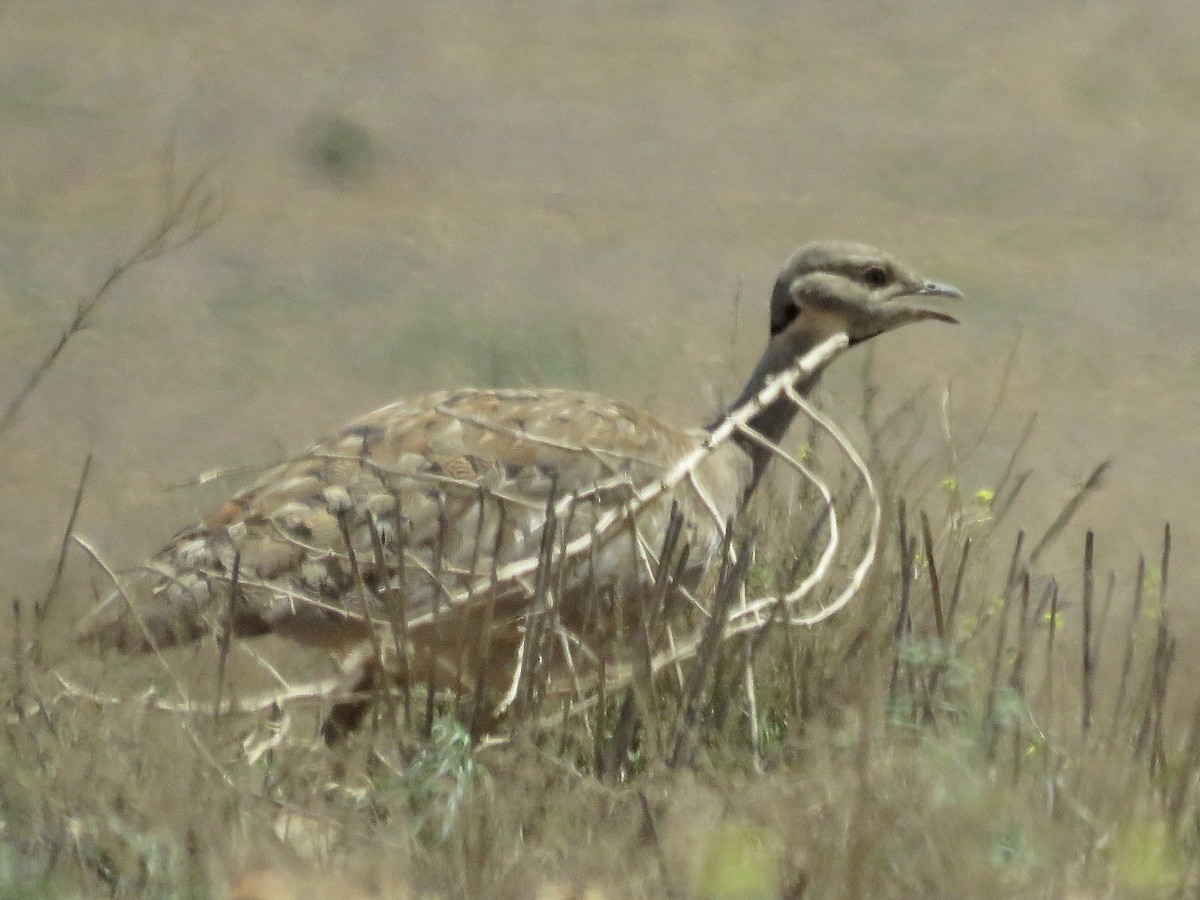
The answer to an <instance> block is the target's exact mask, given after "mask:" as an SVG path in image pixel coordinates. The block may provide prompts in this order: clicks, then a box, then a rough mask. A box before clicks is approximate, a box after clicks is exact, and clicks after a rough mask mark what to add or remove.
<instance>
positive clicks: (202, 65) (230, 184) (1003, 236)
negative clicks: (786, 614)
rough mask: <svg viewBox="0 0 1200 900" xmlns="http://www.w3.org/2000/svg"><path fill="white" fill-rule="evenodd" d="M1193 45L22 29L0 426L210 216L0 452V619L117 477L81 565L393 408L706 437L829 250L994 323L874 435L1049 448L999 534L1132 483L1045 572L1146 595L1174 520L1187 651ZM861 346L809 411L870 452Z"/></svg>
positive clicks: (815, 19) (913, 334)
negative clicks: (42, 374)
mask: <svg viewBox="0 0 1200 900" xmlns="http://www.w3.org/2000/svg"><path fill="white" fill-rule="evenodd" d="M1197 46H1200V16H1197V15H1196V11H1195V7H1194V6H1192V5H1191V4H1187V3H1181V2H1179V3H1170V2H1168V3H1154V4H1149V3H1147V4H1130V3H1123V2H1115V0H1112V2H1086V3H1085V2H1062V3H1056V4H1044V3H1040V2H1032V0H1017V2H1012V3H1008V4H1004V5H1002V6H999V5H995V4H986V5H985V4H959V3H944V2H935V0H919V2H906V3H879V2H875V0H872V2H855V0H850V2H846V0H839V2H827V3H822V2H805V3H795V2H769V0H757V2H746V3H737V4H732V3H729V4H716V3H704V2H691V3H686V4H684V3H671V2H655V3H645V2H636V3H635V2H609V3H603V4H600V3H581V2H563V3H556V4H543V3H528V2H471V3H446V2H442V0H437V2H434V0H430V2H406V3H394V2H383V0H362V2H356V3H343V4H330V3H326V2H315V0H314V2H299V0H288V2H278V0H260V2H255V3H252V4H245V3H241V2H234V0H206V2H205V3H202V4H196V3H193V2H163V0H112V2H103V3H101V2H94V3H92V2H78V0H69V2H67V0H63V2H55V0H28V2H20V0H9V2H5V3H2V4H0V130H2V133H3V134H4V140H3V141H2V142H0V399H2V400H4V401H5V402H7V400H8V398H9V397H11V396H13V395H15V394H16V393H17V392H18V391H19V390H20V389H21V386H22V385H23V384H24V383H25V382H26V380H27V379H28V376H29V373H30V371H31V370H32V368H33V367H34V366H35V365H36V363H37V361H38V360H39V359H40V358H41V356H42V355H43V354H44V353H45V352H46V350H47V349H48V348H49V347H50V346H52V345H53V343H54V341H55V340H56V339H57V338H58V335H59V334H60V333H61V330H62V328H63V327H64V325H65V324H66V323H67V322H68V321H69V320H70V317H71V315H72V313H73V311H74V309H75V305H76V303H77V302H78V300H79V299H80V298H81V297H85V296H87V295H89V294H91V293H92V292H94V291H95V289H96V288H97V286H98V285H99V284H100V283H101V282H102V281H103V280H104V278H105V277H106V275H107V274H108V272H109V270H110V269H111V267H112V266H113V264H114V263H115V262H117V261H118V260H120V259H122V258H123V257H125V256H126V255H127V254H129V253H130V252H131V251H132V250H133V249H135V248H136V246H137V245H138V243H139V242H140V240H141V239H142V237H143V236H144V234H145V233H146V232H147V231H148V230H150V229H151V228H152V227H153V225H154V223H155V222H156V221H157V219H158V216H159V211H160V206H161V204H162V201H163V182H164V171H165V170H166V162H165V161H166V159H167V158H168V157H169V156H172V155H173V157H174V160H175V167H176V170H177V172H178V173H179V177H180V178H181V179H184V180H186V178H187V177H190V176H192V175H194V174H195V173H197V172H200V171H203V170H206V169H210V170H211V181H212V184H213V185H214V186H215V187H216V189H217V190H218V192H219V194H220V198H221V204H222V209H223V213H222V216H221V218H220V220H219V222H218V223H217V224H216V226H215V227H214V228H212V229H211V230H210V231H209V232H208V233H207V234H206V235H204V236H203V237H202V238H201V239H200V240H198V241H196V242H195V243H193V244H191V245H189V246H187V247H185V248H183V249H182V250H180V251H178V252H176V253H173V254H171V255H169V256H167V257H165V258H163V259H160V260H158V261H156V262H154V263H152V264H149V265H146V266H144V267H141V268H138V269H137V270H135V271H133V272H132V273H131V274H130V276H129V277H128V278H127V279H125V280H123V281H122V282H121V283H120V284H118V285H117V286H116V288H115V290H114V291H113V292H112V293H111V294H110V295H108V297H107V298H106V300H105V305H104V306H103V307H102V308H101V309H100V311H99V312H98V314H97V315H96V317H95V319H94V321H93V322H92V324H91V326H90V327H89V328H88V329H87V330H86V331H85V332H83V333H82V334H80V335H79V336H78V337H77V338H74V339H72V341H71V343H70V345H69V347H68V348H67V350H66V352H65V353H64V355H63V356H62V358H61V359H60V360H59V362H58V363H57V364H56V365H55V367H54V368H53V369H52V370H51V372H50V374H49V375H48V376H47V378H46V380H45V381H44V382H43V383H42V384H41V385H40V386H39V388H38V389H37V391H36V392H35V393H34V394H33V395H32V396H31V397H30V400H29V402H28V404H26V405H25V407H24V408H23V410H22V412H21V415H20V417H19V418H18V419H17V420H16V421H15V422H14V423H13V425H12V427H11V428H10V429H9V430H8V431H7V432H6V433H4V434H3V435H0V458H2V459H3V461H4V467H3V471H4V476H3V478H0V578H2V579H3V580H2V581H0V583H3V584H4V585H5V587H6V593H7V594H8V595H15V596H23V597H28V598H32V597H37V596H39V595H40V594H41V593H42V592H43V591H44V590H45V585H46V584H47V583H48V581H49V579H50V577H51V573H52V571H53V569H54V562H55V556H56V554H57V548H58V543H59V541H60V540H61V535H62V530H63V527H64V524H65V521H66V519H67V515H68V513H69V510H70V507H71V501H72V496H73V494H74V491H75V487H76V483H77V480H78V476H79V471H80V467H81V466H82V464H83V461H84V458H85V456H86V455H87V454H88V453H89V452H92V453H94V454H95V462H94V465H93V471H92V475H91V479H90V483H89V485H88V488H87V493H86V496H85V498H84V502H83V506H82V509H81V511H80V518H79V524H78V531H79V532H80V533H81V534H83V535H86V536H87V537H88V539H89V540H91V541H93V542H94V543H95V545H96V546H97V547H98V548H99V549H100V550H101V551H102V552H103V553H104V554H106V555H107V557H108V558H109V559H110V560H111V561H112V562H113V564H114V565H117V566H128V565H132V564H135V563H137V562H139V561H140V560H142V559H143V558H144V557H145V556H146V555H147V554H149V553H151V552H153V551H154V550H155V549H156V548H157V547H158V546H159V545H161V544H162V543H163V541H164V540H165V539H166V538H167V537H168V536H169V535H170V534H172V533H173V532H174V531H175V530H177V529H178V528H179V527H181V526H182V525H184V524H185V523H187V522H189V521H191V520H193V519H195V518H196V517H197V516H198V515H200V514H202V513H203V512H205V511H206V510H207V508H209V507H211V506H212V505H214V504H215V503H217V502H219V501H220V499H221V498H222V497H223V496H224V495H225V494H227V493H228V492H229V491H230V490H232V489H233V488H234V487H236V486H237V481H236V479H233V480H229V479H225V480H222V481H219V482H217V483H215V484H211V485H208V486H205V487H201V488H197V487H191V488H177V489H168V487H167V485H169V484H170V483H172V482H175V481H178V480H180V479H184V478H188V477H190V476H193V475H195V474H196V473H199V472H202V471H206V470H211V469H215V468H221V467H226V466H238V465H244V464H259V463H265V462H269V461H271V460H274V459H276V458H278V457H279V456H281V455H283V454H284V453H285V452H286V451H287V450H289V449H297V448H299V447H303V446H304V445H306V444H307V443H309V442H310V441H311V440H313V439H315V438H317V437H319V436H321V435H322V434H323V433H325V432H327V431H329V430H330V429H332V428H335V427H336V426H338V425H340V424H341V423H343V422H344V421H346V420H347V419H348V418H350V417H352V416H354V415H356V414H358V413H360V412H365V411H367V410H370V409H372V408H374V407H376V406H379V405H382V404H383V403H386V402H389V401H390V400H392V399H395V398H397V397H399V396H402V395H406V394H412V393H418V392H422V391H426V390H429V389H434V388H439V387H452V386H460V385H465V384H476V385H535V384H546V385H565V386H576V387H586V388H589V389H593V390H597V391H600V392H602V393H606V394H611V395H614V396H619V397H622V398H625V399H628V400H631V401H634V402H637V403H640V404H644V405H647V406H648V407H650V408H651V409H653V410H655V411H657V412H659V413H661V414H663V415H664V416H666V417H669V418H671V419H672V420H675V421H684V422H686V421H696V422H699V421H701V420H703V419H704V418H706V417H708V416H710V415H711V414H712V413H713V411H714V410H715V409H716V408H717V406H718V404H719V403H720V402H721V401H722V400H724V399H728V398H730V397H731V396H732V395H733V394H734V392H735V391H736V389H737V388H738V387H739V386H740V382H741V379H742V378H743V377H744V376H745V375H746V373H747V372H748V370H749V368H750V366H751V365H752V363H753V361H754V359H755V358H756V357H757V354H758V352H759V349H760V347H761V344H762V342H763V339H764V337H765V333H766V321H765V317H766V301H767V296H768V293H769V290H770V287H771V284H772V282H773V280H774V277H775V274H776V272H777V270H778V268H779V266H780V265H781V264H782V263H783V261H784V260H785V259H786V258H787V256H788V255H789V254H790V253H791V251H792V250H793V249H794V248H795V247H796V246H797V245H798V244H799V243H801V242H803V241H805V240H808V239H810V238H814V237H838V238H847V239H853V240H860V241H865V242H869V243H874V244H877V245H880V246H882V247H885V248H887V249H890V250H893V251H895V252H896V253H897V254H898V255H900V256H901V258H903V259H904V260H906V261H907V262H909V263H911V264H912V265H913V266H914V267H915V268H916V269H917V270H918V271H920V272H921V273H922V274H925V275H927V276H930V277H935V278H939V279H943V280H946V281H950V282H953V283H954V284H956V285H958V286H959V287H961V288H962V289H963V291H964V292H965V293H966V295H967V300H966V301H964V302H963V303H962V305H961V306H960V308H959V311H960V313H961V316H962V319H963V324H962V325H961V326H960V327H958V328H953V329H952V328H945V327H936V326H924V327H921V328H913V329H910V330H906V331H904V332H903V333H901V334H899V335H895V336H893V337H891V338H889V339H886V340H883V341H880V342H878V345H877V346H876V347H875V356H874V361H873V364H874V377H875V378H876V379H877V380H878V381H879V383H880V384H881V385H882V388H883V393H882V397H881V399H880V400H879V403H880V405H881V407H883V408H884V409H888V408H891V407H894V406H895V405H896V404H897V403H900V402H902V401H903V400H904V398H906V397H908V396H910V395H911V394H913V392H915V391H918V390H920V389H921V388H922V387H925V388H927V390H926V392H925V393H924V394H923V395H922V397H921V398H920V399H919V400H918V402H917V408H918V410H919V411H920V412H921V413H922V414H924V415H926V416H928V418H929V424H928V427H927V429H926V431H927V432H928V434H927V435H926V438H925V439H924V440H925V442H926V445H927V447H926V449H927V450H929V451H931V452H940V450H939V448H940V447H942V445H943V443H944V441H943V438H942V436H941V427H940V425H939V417H940V407H941V402H942V400H941V398H942V395H943V393H944V392H945V391H947V390H948V391H949V404H948V409H949V422H950V424H951V429H952V433H953V434H954V438H955V441H956V444H957V446H958V450H959V454H960V458H959V462H958V468H959V471H958V472H957V475H958V477H959V479H960V480H961V484H962V487H963V489H964V490H965V491H966V492H969V493H973V492H974V491H975V490H977V489H980V488H988V487H989V486H992V485H994V483H995V480H996V478H997V477H998V475H999V473H1000V471H1001V470H1002V469H1003V467H1004V465H1005V462H1006V460H1007V458H1008V456H1009V454H1010V453H1011V451H1012V448H1013V446H1014V445H1015V444H1016V442H1017V440H1018V438H1019V435H1020V432H1021V429H1022V426H1023V424H1024V423H1025V421H1026V420H1027V419H1028V417H1029V416H1030V415H1031V414H1033V413H1036V414H1037V416H1038V422H1037V426H1036V430H1035V431H1034V433H1033V436H1032V438H1031V440H1030V441H1029V444H1028V446H1027V448H1026V449H1025V451H1024V454H1023V457H1022V463H1021V465H1020V468H1022V469H1025V468H1029V469H1032V470H1033V474H1032V476H1031V477H1030V479H1029V481H1028V483H1027V485H1026V487H1025V489H1024V491H1023V493H1022V495H1021V499H1020V501H1019V504H1018V506H1017V508H1016V509H1015V510H1014V511H1013V513H1012V514H1011V515H1010V517H1009V521H1010V522H1011V523H1012V525H1013V526H1014V527H1015V526H1023V527H1027V528H1028V529H1030V530H1031V531H1033V532H1040V531H1041V530H1043V529H1044V528H1045V527H1046V525H1048V524H1049V522H1050V520H1051V519H1053V517H1054V516H1055V514H1056V513H1057V512H1058V510H1059V509H1060V508H1061V506H1062V504H1063V503H1064V502H1065V501H1066V499H1067V498H1068V497H1069V496H1070V495H1071V494H1072V493H1073V492H1074V491H1075V490H1076V488H1077V487H1078V485H1079V483H1080V481H1081V480H1082V479H1083V478H1085V477H1086V476H1087V474H1088V473H1089V472H1090V471H1091V470H1092V469H1093V468H1094V467H1095V465H1096V464H1097V463H1099V462H1100V461H1102V460H1104V459H1109V458H1111V459H1113V460H1114V465H1113V466H1112V468H1111V469H1110V471H1109V473H1108V475H1107V477H1106V479H1105V486H1104V489H1103V491H1102V492H1100V493H1099V494H1097V495H1095V496H1093V497H1091V498H1090V499H1089V500H1088V501H1087V503H1086V504H1085V505H1084V507H1083V508H1082V509H1081V510H1080V512H1079V513H1078V515H1077V518H1076V520H1075V524H1074V525H1073V526H1072V528H1071V529H1070V530H1068V532H1067V533H1066V534H1064V536H1063V538H1062V540H1061V543H1062V549H1061V556H1060V557H1059V558H1060V559H1061V563H1056V562H1055V561H1054V560H1053V559H1051V560H1050V569H1051V570H1052V571H1053V570H1054V566H1055V565H1059V566H1061V572H1060V573H1059V574H1060V575H1061V577H1062V578H1063V579H1064V580H1065V581H1067V582H1069V583H1071V584H1076V583H1077V582H1078V578H1079V575H1078V573H1077V572H1076V569H1077V566H1078V559H1079V547H1080V545H1081V544H1082V531H1083V528H1084V527H1087V526H1091V527H1095V528H1096V529H1097V531H1098V534H1099V538H1098V547H1099V558H1100V559H1102V560H1104V564H1105V565H1113V566H1117V567H1118V568H1119V569H1120V570H1121V571H1132V568H1133V561H1134V558H1135V554H1136V553H1137V552H1138V551H1139V550H1144V551H1146V552H1148V553H1150V554H1152V555H1153V554H1155V553H1157V552H1158V551H1157V544H1158V540H1159V535H1160V532H1161V529H1162V525H1163V523H1164V522H1165V521H1168V520H1169V521H1171V522H1172V523H1173V524H1174V526H1175V547H1176V554H1175V560H1174V570H1173V575H1174V584H1175V589H1174V590H1173V602H1175V603H1176V606H1177V608H1178V609H1180V610H1181V612H1180V614H1179V615H1177V617H1176V622H1177V624H1182V623H1181V622H1180V619H1182V618H1184V617H1186V615H1187V613H1184V612H1182V610H1183V609H1184V607H1185V606H1186V605H1187V604H1188V603H1189V601H1190V594H1191V592H1192V590H1193V588H1194V586H1195V585H1197V584H1198V583H1200V527H1197V525H1196V516H1195V515H1194V514H1193V508H1194V506H1195V504H1196V500H1197V498H1196V497H1193V496H1192V494H1191V491H1192V490H1193V489H1196V488H1200V447H1198V446H1197V438H1196V435H1197V434H1200V404H1198V403H1197V402H1196V398H1197V389H1198V388H1200V348H1198V345H1197V341H1196V335H1197V333H1198V332H1200V304H1197V302H1196V301H1197V296H1198V294H1200V290H1198V288H1200V266H1198V265H1197V259H1196V254H1195V253H1194V252H1193V248H1194V247H1195V246H1196V245H1197V243H1198V242H1200V241H1198V239H1200V176H1198V173H1200V124H1198V116H1197V112H1198V110H1200V61H1198V57H1197V54H1196V52H1195V48H1196V47H1197ZM864 354H865V351H862V350H856V351H855V352H854V354H853V355H852V356H850V357H847V358H846V359H845V360H844V361H843V362H842V363H841V364H840V365H839V366H838V367H837V369H836V371H835V372H834V373H833V374H832V377H830V378H829V379H827V380H826V382H825V386H824V388H823V390H822V392H821V395H820V400H821V403H822V405H823V406H824V407H825V408H826V409H828V410H830V411H831V412H832V413H833V415H834V416H835V418H838V419H839V420H841V421H843V422H846V423H847V424H848V426H849V427H850V428H851V431H852V433H855V434H861V429H858V430H855V426H854V422H855V421H856V417H857V415H858V412H859V409H860V407H861V395H862V388H861V377H862V376H861V369H862V365H861V363H862V361H863V359H864ZM1010 359H1012V361H1013V362H1012V366H1011V371H1010V373H1009V374H1008V376H1007V379H1006V377H1005V373H1006V371H1007V369H1008V364H1009V360H1010ZM1002 386H1003V388H1004V390H1003V395H1002V396H1001V398H1000V401H999V405H998V407H996V413H995V416H994V417H991V416H990V414H991V413H992V411H993V407H994V406H995V403H996V397H997V392H998V391H1000V390H1001V387H1002ZM989 418H992V424H991V428H990V430H989V431H988V432H987V434H986V435H985V437H984V439H983V440H982V441H981V442H980V441H977V437H978V435H979V433H980V430H981V428H982V427H983V426H984V424H985V423H986V422H987V421H988V420H989ZM944 459H945V462H944V464H941V470H940V471H941V472H942V473H943V474H954V471H953V469H954V464H953V463H952V462H951V458H950V454H949V453H945V456H944ZM933 474H935V475H937V474H938V473H937V472H935V473H933ZM944 502H945V501H944V498H942V497H940V496H939V495H937V494H936V493H935V494H932V495H929V496H928V497H927V498H926V503H927V504H928V507H929V509H930V511H931V513H936V512H939V511H940V508H939V504H941V505H943V506H944ZM75 569H77V570H78V572H77V573H76V575H75V576H74V577H75V581H74V582H73V583H74V584H76V585H77V587H78V588H79V590H78V591H76V592H75V599H76V605H75V608H74V609H73V610H72V613H74V612H77V611H78V610H79V609H82V608H83V606H85V605H86V604H87V603H90V602H91V596H90V592H89V591H88V590H87V589H86V580H85V579H84V578H83V576H82V572H83V570H84V567H83V566H82V564H78V565H76V566H75ZM1125 587H1127V585H1125ZM1184 630H1185V631H1186V628H1185V629H1184Z"/></svg>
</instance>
